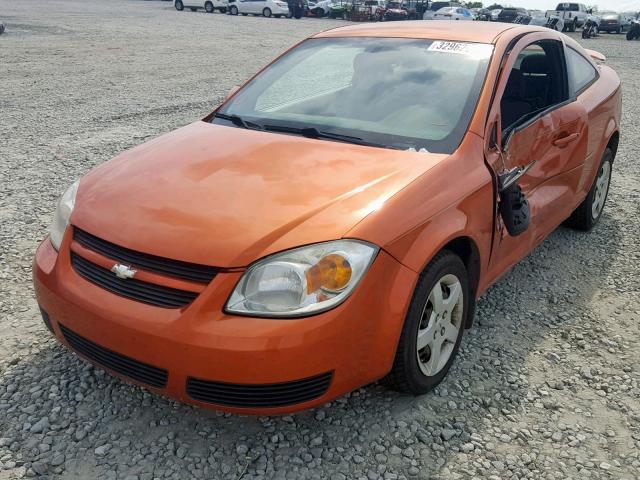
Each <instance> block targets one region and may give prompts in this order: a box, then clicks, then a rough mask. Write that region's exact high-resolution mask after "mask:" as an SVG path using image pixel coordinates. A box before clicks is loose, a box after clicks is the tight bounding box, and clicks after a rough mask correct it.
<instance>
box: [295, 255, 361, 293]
mask: <svg viewBox="0 0 640 480" xmlns="http://www.w3.org/2000/svg"><path fill="white" fill-rule="evenodd" d="M351 273H352V271H351V265H350V264H349V260H347V259H346V258H344V257H343V256H342V255H339V254H337V253H331V254H329V255H327V256H325V257H322V258H321V259H320V261H319V262H318V263H316V264H315V265H314V266H313V267H311V268H310V269H309V270H307V273H306V276H307V293H312V292H315V291H317V290H319V289H321V288H322V289H324V290H327V291H329V292H339V291H340V290H342V289H343V288H345V287H346V286H347V285H348V284H349V280H351Z"/></svg>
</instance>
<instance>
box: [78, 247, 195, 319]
mask: <svg viewBox="0 0 640 480" xmlns="http://www.w3.org/2000/svg"><path fill="white" fill-rule="evenodd" d="M71 264H72V265H73V268H75V270H76V272H78V273H79V274H80V275H81V276H82V277H84V278H85V279H87V280H89V281H90V282H91V283H95V284H96V285H98V286H100V287H102V288H104V289H105V290H109V291H111V292H113V293H116V294H118V295H121V296H123V297H127V298H131V299H133V300H137V301H139V302H143V303H148V304H150V305H156V306H158V307H164V308H180V307H184V306H186V305H189V304H190V303H191V302H192V301H193V300H195V298H196V297H197V296H198V294H197V293H196V292H189V291H186V290H178V289H176V288H170V287H163V286H161V285H156V284H154V283H148V282H143V281H141V280H136V279H134V278H128V279H122V278H118V277H116V275H115V274H114V273H113V272H111V271H110V270H107V269H106V268H103V267H101V266H99V265H96V264H95V263H91V262H90V261H88V260H86V259H84V258H82V257H81V256H79V255H76V254H75V253H72V254H71Z"/></svg>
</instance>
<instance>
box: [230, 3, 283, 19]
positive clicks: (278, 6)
mask: <svg viewBox="0 0 640 480" xmlns="http://www.w3.org/2000/svg"><path fill="white" fill-rule="evenodd" d="M229 13H230V14H231V15H238V14H242V15H249V14H251V15H262V16H263V17H271V16H274V17H276V18H280V17H286V16H288V15H289V6H288V5H287V2H284V1H282V0H236V1H235V2H233V3H232V4H231V6H230V7H229Z"/></svg>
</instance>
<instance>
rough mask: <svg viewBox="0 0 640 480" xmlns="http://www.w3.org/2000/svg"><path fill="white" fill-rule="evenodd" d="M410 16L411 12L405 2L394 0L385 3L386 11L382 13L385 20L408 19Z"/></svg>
mask: <svg viewBox="0 0 640 480" xmlns="http://www.w3.org/2000/svg"><path fill="white" fill-rule="evenodd" d="M408 18H409V12H408V11H407V9H406V7H405V6H404V3H403V2H401V1H400V2H399V1H396V0H392V1H389V2H387V4H386V5H385V9H384V12H383V14H382V20H383V21H392V20H407V19H408Z"/></svg>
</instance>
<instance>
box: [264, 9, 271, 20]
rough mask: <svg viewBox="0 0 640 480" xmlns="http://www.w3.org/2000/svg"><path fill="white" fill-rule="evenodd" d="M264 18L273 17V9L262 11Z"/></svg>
mask: <svg viewBox="0 0 640 480" xmlns="http://www.w3.org/2000/svg"><path fill="white" fill-rule="evenodd" d="M262 16H263V17H267V18H269V17H270V16H271V9H270V8H265V9H264V10H262Z"/></svg>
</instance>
